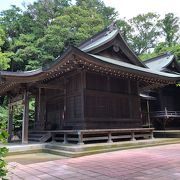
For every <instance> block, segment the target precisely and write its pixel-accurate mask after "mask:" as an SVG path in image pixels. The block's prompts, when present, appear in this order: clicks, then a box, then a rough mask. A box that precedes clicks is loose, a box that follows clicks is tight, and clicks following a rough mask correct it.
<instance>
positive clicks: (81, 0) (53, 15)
mask: <svg viewBox="0 0 180 180" xmlns="http://www.w3.org/2000/svg"><path fill="white" fill-rule="evenodd" d="M112 21H117V23H116V24H117V26H118V27H119V28H120V31H121V33H122V36H123V37H124V39H125V40H126V41H127V42H128V44H129V46H130V47H131V48H132V49H133V50H134V51H135V52H136V54H137V55H141V56H140V57H142V59H144V58H146V57H151V55H150V54H151V53H149V52H153V49H154V48H155V47H156V46H157V45H158V44H160V43H162V42H163V44H164V47H163V48H161V52H164V51H166V50H168V51H171V52H175V54H176V55H177V56H178V57H179V53H178V52H179V51H178V43H179V42H178V37H179V35H178V33H179V18H178V17H176V16H175V15H174V14H173V13H168V14H166V15H165V17H164V18H162V19H160V18H159V15H158V14H155V13H147V14H139V15H138V16H136V17H133V18H132V19H129V20H126V19H118V13H117V12H116V11H115V9H114V8H112V7H108V6H106V5H105V4H104V2H103V1H102V0H76V1H73V0H37V1H35V2H34V3H33V4H29V5H27V6H26V9H25V10H24V11H23V10H22V9H20V8H19V7H16V6H11V8H10V9H8V10H5V11H2V12H0V70H12V71H24V70H33V69H37V68H39V67H40V66H43V65H45V64H47V63H49V62H52V61H53V60H54V59H55V58H56V57H57V56H59V55H61V54H62V53H63V51H64V50H65V49H67V47H68V46H70V45H78V44H79V43H80V42H81V41H84V40H85V39H87V38H89V37H90V36H92V35H94V34H96V33H97V32H98V31H101V30H102V29H103V28H104V27H106V26H108V25H109V24H111V23H112ZM163 40H165V41H163ZM161 46H162V45H161ZM168 47H172V48H175V50H173V49H172V48H171V49H168ZM158 48H159V45H158V47H157V48H155V49H156V51H158V50H157V49H158ZM155 54H159V52H158V53H156V52H155ZM152 56H154V55H152Z"/></svg>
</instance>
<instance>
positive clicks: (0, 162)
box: [0, 128, 8, 180]
mask: <svg viewBox="0 0 180 180" xmlns="http://www.w3.org/2000/svg"><path fill="white" fill-rule="evenodd" d="M7 138H8V133H7V132H6V131H5V130H3V129H2V128H1V129H0V143H1V144H5V143H6V142H7ZM7 152H8V149H7V148H6V147H3V146H2V147H0V179H2V180H3V179H5V177H6V175H7V172H8V171H7V168H6V165H7V163H6V161H5V160H4V157H5V156H6V154H7Z"/></svg>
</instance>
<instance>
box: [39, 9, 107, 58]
mask: <svg viewBox="0 0 180 180" xmlns="http://www.w3.org/2000/svg"><path fill="white" fill-rule="evenodd" d="M103 28H104V22H103V19H102V18H101V16H100V15H99V14H97V13H95V12H93V10H91V9H89V10H87V9H83V8H81V7H80V6H72V7H67V8H66V9H65V10H64V15H63V16H59V17H56V18H55V19H54V20H53V21H52V23H51V25H49V26H48V28H47V30H46V31H45V36H44V37H43V38H41V39H39V40H38V45H39V47H40V48H42V49H43V51H45V52H47V53H48V54H50V55H53V56H54V57H57V56H58V55H60V54H61V53H62V52H63V50H64V49H66V48H67V47H68V46H69V45H78V44H79V43H80V42H81V41H83V40H85V39H87V38H89V37H90V36H92V35H94V34H95V33H97V32H99V31H100V30H102V29H103Z"/></svg>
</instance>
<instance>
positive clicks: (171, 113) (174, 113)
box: [150, 111, 180, 117]
mask: <svg viewBox="0 0 180 180" xmlns="http://www.w3.org/2000/svg"><path fill="white" fill-rule="evenodd" d="M150 116H151V117H162V116H163V117H180V111H154V112H150Z"/></svg>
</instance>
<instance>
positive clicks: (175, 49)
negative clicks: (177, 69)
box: [154, 43, 180, 60]
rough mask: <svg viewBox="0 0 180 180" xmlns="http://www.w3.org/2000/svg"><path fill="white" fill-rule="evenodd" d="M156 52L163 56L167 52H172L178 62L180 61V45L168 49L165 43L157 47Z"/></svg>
mask: <svg viewBox="0 0 180 180" xmlns="http://www.w3.org/2000/svg"><path fill="white" fill-rule="evenodd" d="M154 52H155V53H156V54H163V53H166V52H171V53H172V54H174V55H175V56H176V57H177V60H180V44H176V45H173V46H170V47H168V46H167V44H165V43H160V44H158V45H157V46H156V48H155V50H154Z"/></svg>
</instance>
